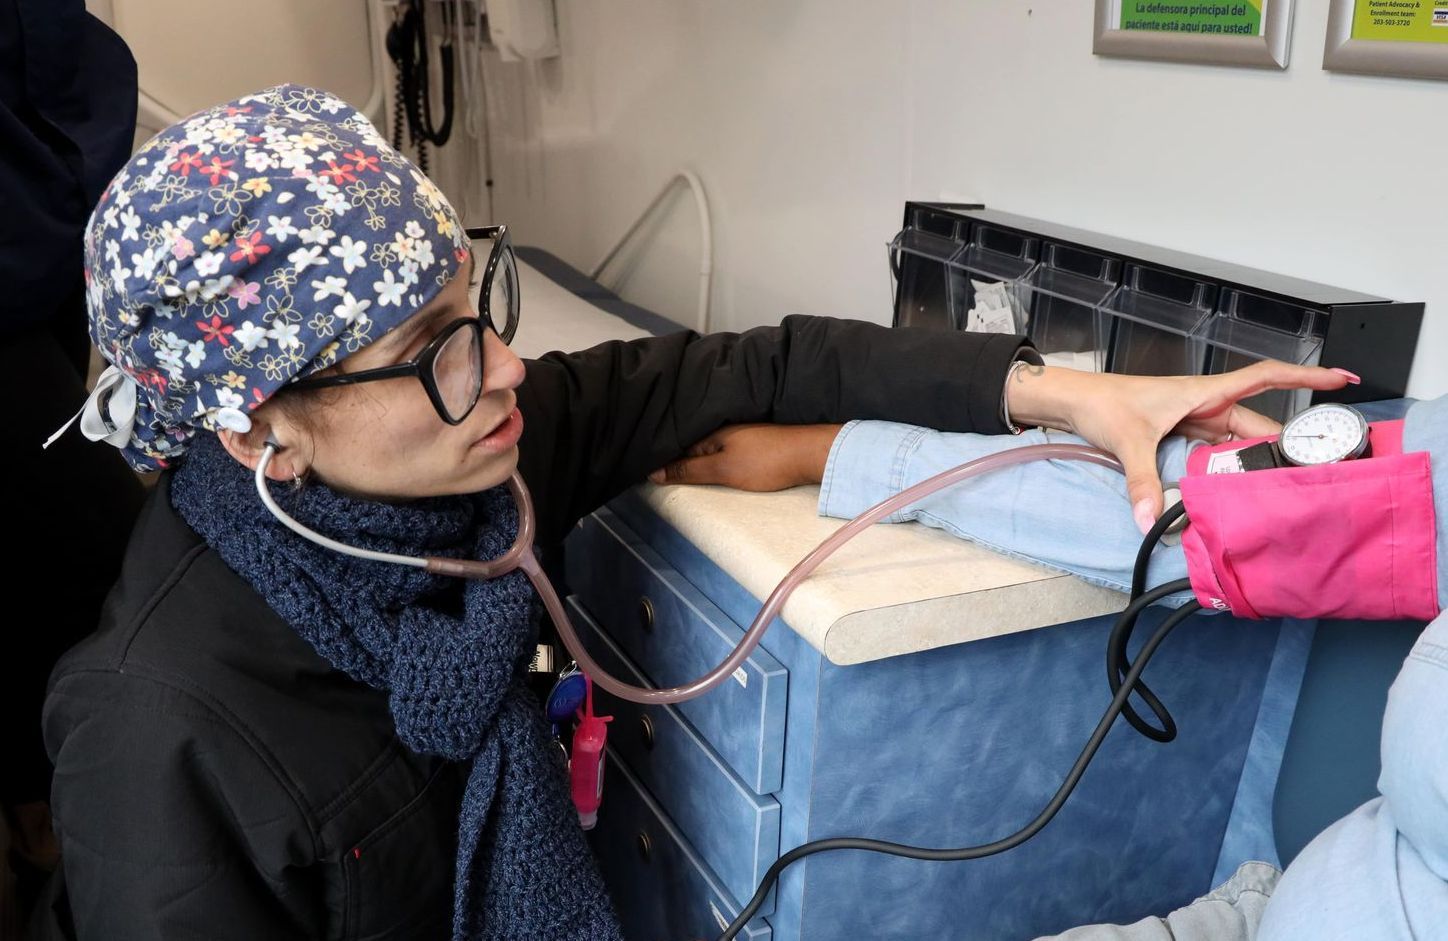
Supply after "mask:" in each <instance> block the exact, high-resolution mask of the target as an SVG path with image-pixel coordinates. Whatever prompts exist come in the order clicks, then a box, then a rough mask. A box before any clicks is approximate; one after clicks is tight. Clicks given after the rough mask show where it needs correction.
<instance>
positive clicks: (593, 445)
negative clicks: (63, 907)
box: [45, 318, 1022, 941]
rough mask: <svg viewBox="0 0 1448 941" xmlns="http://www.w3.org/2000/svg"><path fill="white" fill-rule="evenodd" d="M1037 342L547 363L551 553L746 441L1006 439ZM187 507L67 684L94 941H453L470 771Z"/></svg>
mask: <svg viewBox="0 0 1448 941" xmlns="http://www.w3.org/2000/svg"><path fill="white" fill-rule="evenodd" d="M1021 343H1022V341H1021V340H1020V339H1019V338H1015V337H1006V336H985V335H979V334H964V333H941V332H922V331H918V330H888V329H885V328H881V327H875V326H872V325H868V324H862V323H855V322H849V321H832V320H823V319H811V318H790V319H788V320H786V321H785V323H784V324H783V325H782V326H780V327H771V328H761V329H758V330H753V331H749V332H748V333H744V334H740V335H732V334H716V335H713V336H708V337H702V338H701V337H697V336H695V335H693V334H678V335H675V336H668V337H660V338H655V339H648V340H641V341H635V342H632V343H607V344H604V345H602V346H599V347H596V348H594V349H592V350H589V351H587V352H584V353H579V354H575V355H570V356H557V355H555V356H549V357H547V358H544V359H542V360H538V361H533V362H529V363H528V364H527V367H528V368H527V379H526V381H525V383H524V385H523V386H522V387H521V388H520V389H519V406H520V408H521V409H522V411H523V414H524V416H525V419H526V424H525V431H524V435H523V439H522V442H521V444H520V466H521V468H522V471H523V475H524V477H525V479H526V480H527V482H528V484H529V486H530V488H531V489H532V491H533V494H534V498H535V502H536V504H537V507H538V511H539V541H540V543H542V544H545V545H546V544H548V543H550V542H556V541H558V540H560V539H561V538H562V536H563V535H564V534H565V533H566V532H567V530H568V528H569V527H570V526H571V525H572V524H573V522H574V521H576V520H577V519H578V518H579V517H581V516H582V515H584V514H586V513H588V512H589V511H590V510H592V509H593V508H595V507H597V506H599V505H600V504H601V503H603V502H605V501H606V500H608V499H609V498H611V497H612V496H614V495H615V494H617V493H618V492H619V491H620V490H622V489H623V488H625V487H627V486H629V485H631V484H632V483H634V482H636V481H638V480H640V479H642V478H643V477H644V475H646V474H647V473H648V472H649V471H651V470H653V469H654V468H656V467H658V466H661V465H662V464H663V463H664V462H666V461H667V460H670V459H672V458H674V457H677V456H678V455H679V454H680V453H681V452H682V451H683V450H684V448H686V447H687V446H688V445H690V444H691V443H693V442H694V441H695V440H697V439H698V438H701V437H703V436H704V435H706V434H707V433H709V432H710V431H712V430H713V429H715V428H716V427H718V426H720V425H722V424H725V423H730V422H742V421H777V422H786V423H804V422H825V421H842V420H845V419H848V418H855V417H859V418H870V417H875V418H892V419H897V420H901V421H909V422H915V423H918V424H924V425H931V426H935V427H939V428H948V429H955V430H980V431H992V432H998V431H1001V430H1003V428H1002V425H1001V421H1000V417H999V414H998V412H999V406H1000V397H1001V387H1002V383H1003V382H1004V378H1005V373H1006V369H1007V366H1008V365H1009V362H1010V361H1011V359H1012V358H1013V356H1014V354H1015V353H1016V351H1017V349H1018V348H1019V347H1020V346H1021ZM379 433H385V428H380V429H379ZM168 484H169V480H168V478H167V477H166V476H163V477H162V479H161V481H160V482H159V484H158V486H157V488H156V490H155V491H154V492H153V493H152V495H151V497H150V499H149V500H148V502H147V504H146V506H145V508H144V510H143V511H142V514H141V518H140V520H139V522H138V523H137V525H136V528H135V530H134V532H133V535H132V538H131V543H130V546H129V548H128V550H127V556H126V560H125V566H124V568H123V571H122V574H121V577H120V580H119V581H118V582H117V584H116V585H115V587H114V589H113V590H112V592H111V595H110V597H109V599H108V601H107V605H106V608H105V612H104V614H103V616H102V620H101V624H100V629H99V631H98V632H97V633H96V634H95V635H94V636H92V637H91V638H89V639H88V640H86V641H85V642H84V643H82V644H81V645H80V646H78V647H77V648H76V649H74V650H73V651H71V652H70V653H69V654H68V655H67V656H66V657H65V659H64V660H62V662H61V663H60V665H59V666H58V667H57V668H56V671H55V673H54V675H53V676H52V677H51V684H50V691H49V696H48V698H47V702H46V710H45V738H46V743H47V748H48V751H49V753H50V756H51V758H52V760H53V761H54V762H55V766H56V774H55V784H54V790H53V794H52V800H53V805H54V813H55V823H56V828H57V831H58V833H59V836H60V840H61V846H62V852H63V871H64V874H65V879H66V882H67V883H68V891H69V901H70V908H71V910H72V912H73V916H74V921H75V931H76V934H77V935H78V936H79V937H80V938H82V939H105V941H125V939H133V938H134V939H142V938H144V939H159V938H166V939H175V938H187V939H193V938H195V939H229V938H236V939H247V941H255V939H268V941H280V939H287V938H366V939H381V938H408V939H416V938H443V937H446V936H447V934H448V930H449V924H450V915H451V905H452V883H453V873H452V870H453V860H454V841H455V833H456V827H457V808H458V802H459V800H460V796H461V789H462V774H461V773H460V768H459V766H456V765H452V764H449V763H447V762H445V761H442V760H440V759H437V758H431V757H427V756H424V755H418V754H414V753H411V752H409V751H408V750H407V749H406V748H404V747H403V746H402V745H401V744H399V742H398V740H397V737H396V735H395V733H394V730H393V725H392V720H391V718H390V716H389V714H388V710H387V696H386V694H385V693H383V692H380V691H378V690H375V689H372V688H370V687H367V686H364V685H361V684H359V683H356V682H354V681H352V680H351V679H349V678H348V677H346V676H345V675H343V674H342V673H340V672H338V671H337V670H335V669H333V668H332V667H331V666H330V665H329V664H328V663H327V662H326V661H325V660H323V659H322V658H321V657H320V656H318V655H317V654H316V653H315V652H314V651H313V650H312V649H311V648H310V647H309V646H308V645H307V644H306V643H305V642H303V641H302V640H301V639H300V638H299V637H298V636H297V635H296V634H295V632H293V631H292V629H291V628H290V627H288V626H287V624H286V623H285V622H284V621H282V620H281V618H280V617H278V616H277V615H276V614H275V613H274V612H272V611H271V609H270V608H268V607H267V605H266V604H265V602H264V601H263V600H262V599H261V598H260V597H259V596H258V595H257V594H256V593H255V591H254V590H253V589H252V588H251V587H250V586H249V585H248V584H246V583H245V582H244V581H243V580H242V579H241V578H240V577H239V576H237V575H236V574H235V573H233V572H232V571H230V570H229V569H228V568H227V567H226V566H225V564H224V563H223V562H222V561H221V559H220V558H219V557H218V556H217V554H216V553H215V552H214V551H213V550H211V549H210V548H209V547H208V546H207V545H206V544H205V543H203V542H202V541H201V539H200V538H199V537H198V536H197V535H196V534H195V533H194V532H193V531H192V530H191V529H190V528H189V527H187V526H186V524H185V523H184V522H183V521H182V520H181V518H180V517H179V516H178V515H177V514H176V513H175V511H174V510H173V509H172V507H171V505H170V501H169V499H168V497H167V494H168V490H169V487H168ZM258 512H264V511H263V510H261V509H260V508H258Z"/></svg>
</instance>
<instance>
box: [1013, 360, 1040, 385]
mask: <svg viewBox="0 0 1448 941" xmlns="http://www.w3.org/2000/svg"><path fill="white" fill-rule="evenodd" d="M1026 373H1030V374H1031V375H1033V376H1043V375H1045V373H1046V367H1045V366H1037V365H1036V364H1035V363H1025V364H1024V365H1022V366H1021V368H1020V369H1017V370H1016V381H1017V382H1025V381H1026Z"/></svg>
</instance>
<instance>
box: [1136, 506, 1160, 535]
mask: <svg viewBox="0 0 1448 941" xmlns="http://www.w3.org/2000/svg"><path fill="white" fill-rule="evenodd" d="M1131 514H1132V516H1134V517H1136V528H1137V529H1139V530H1141V534H1142V535H1143V536H1145V535H1146V534H1147V533H1149V532H1151V527H1152V526H1153V525H1155V524H1156V518H1155V517H1153V516H1152V515H1151V501H1150V500H1138V501H1137V503H1136V506H1134V507H1132V510H1131Z"/></svg>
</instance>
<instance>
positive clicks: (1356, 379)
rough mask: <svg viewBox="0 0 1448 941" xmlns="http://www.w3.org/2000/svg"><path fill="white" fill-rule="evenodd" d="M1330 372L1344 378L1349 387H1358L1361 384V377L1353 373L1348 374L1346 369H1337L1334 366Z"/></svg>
mask: <svg viewBox="0 0 1448 941" xmlns="http://www.w3.org/2000/svg"><path fill="white" fill-rule="evenodd" d="M1332 371H1333V372H1335V373H1337V374H1338V375H1339V376H1346V377H1347V381H1348V382H1349V383H1350V384H1351V385H1355V386H1360V385H1362V383H1363V380H1362V377H1361V376H1359V375H1358V374H1357V373H1355V372H1348V371H1347V370H1346V369H1339V368H1338V367H1336V366H1333V367H1332Z"/></svg>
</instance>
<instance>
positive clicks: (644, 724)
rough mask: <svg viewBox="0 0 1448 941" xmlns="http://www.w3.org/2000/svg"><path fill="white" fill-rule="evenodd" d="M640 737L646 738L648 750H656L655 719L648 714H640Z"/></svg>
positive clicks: (645, 743)
mask: <svg viewBox="0 0 1448 941" xmlns="http://www.w3.org/2000/svg"><path fill="white" fill-rule="evenodd" d="M639 737H640V738H642V739H643V740H644V748H645V749H646V750H647V751H653V750H654V720H653V719H650V718H649V717H648V716H639Z"/></svg>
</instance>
